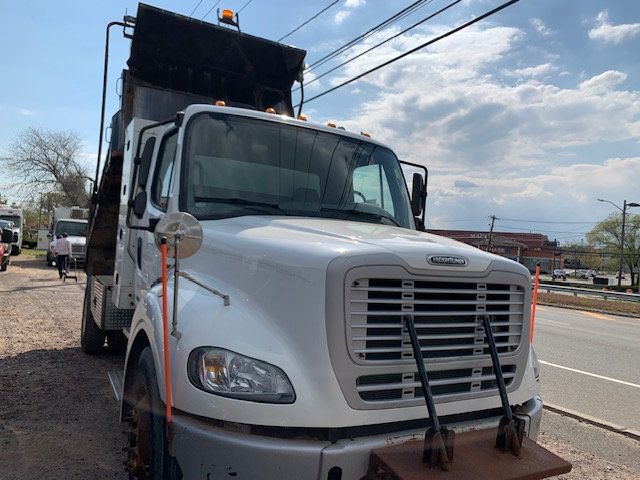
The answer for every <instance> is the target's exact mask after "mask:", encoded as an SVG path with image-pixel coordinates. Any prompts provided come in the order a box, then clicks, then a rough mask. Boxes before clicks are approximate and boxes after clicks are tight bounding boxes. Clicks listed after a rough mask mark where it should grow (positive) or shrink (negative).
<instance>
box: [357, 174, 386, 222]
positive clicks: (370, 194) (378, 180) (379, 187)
mask: <svg viewBox="0 0 640 480" xmlns="http://www.w3.org/2000/svg"><path fill="white" fill-rule="evenodd" d="M353 201H354V203H366V204H369V205H374V206H376V207H378V208H381V209H383V210H385V211H386V212H388V213H390V214H391V215H392V216H393V215H394V214H395V212H394V208H393V199H392V198H391V193H390V190H389V182H388V180H387V175H386V173H385V171H384V168H383V166H382V165H381V164H379V163H372V164H369V165H363V166H361V167H357V168H356V169H354V171H353Z"/></svg>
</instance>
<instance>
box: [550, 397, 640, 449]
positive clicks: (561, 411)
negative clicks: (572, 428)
mask: <svg viewBox="0 0 640 480" xmlns="http://www.w3.org/2000/svg"><path fill="white" fill-rule="evenodd" d="M543 408H544V409H545V410H549V411H550V412H553V413H557V414H558V415H562V416H565V417H571V418H573V419H575V420H579V421H581V422H585V423H588V424H590V425H593V426H595V427H600V428H604V429H605V430H609V431H610V432H613V433H618V434H620V435H624V436H625V437H628V438H632V439H633V440H637V441H640V432H638V431H636V430H632V429H629V428H625V427H621V426H620V425H616V424H615V423H610V422H607V421H605V420H601V419H599V418H596V417H592V416H590V415H586V414H584V413H580V412H576V411H575V410H571V409H569V408H564V407H560V406H558V405H553V404H551V403H545V404H544V407H543Z"/></svg>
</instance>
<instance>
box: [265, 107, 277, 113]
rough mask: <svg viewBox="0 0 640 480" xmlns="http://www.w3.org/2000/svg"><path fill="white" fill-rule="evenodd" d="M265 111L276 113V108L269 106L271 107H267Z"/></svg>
mask: <svg viewBox="0 0 640 480" xmlns="http://www.w3.org/2000/svg"><path fill="white" fill-rule="evenodd" d="M265 112H267V113H276V109H275V108H273V107H269V108H267V109H266V110H265Z"/></svg>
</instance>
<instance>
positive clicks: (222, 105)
mask: <svg viewBox="0 0 640 480" xmlns="http://www.w3.org/2000/svg"><path fill="white" fill-rule="evenodd" d="M215 106H216V107H226V106H227V104H226V103H225V101H224V100H216V103H215Z"/></svg>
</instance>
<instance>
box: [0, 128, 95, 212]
mask: <svg viewBox="0 0 640 480" xmlns="http://www.w3.org/2000/svg"><path fill="white" fill-rule="evenodd" d="M81 150H82V140H81V139H80V137H79V136H78V135H77V134H76V133H73V132H53V131H49V130H44V129H37V128H33V127H31V128H28V129H27V130H25V131H23V132H21V133H20V134H18V136H17V137H16V138H15V140H14V141H13V143H12V144H11V146H10V150H9V153H10V156H9V157H8V158H5V159H4V160H3V161H4V162H5V163H6V164H7V167H8V168H7V171H8V172H9V174H10V175H11V176H12V177H13V179H14V181H15V187H16V188H17V189H18V190H19V191H20V192H21V193H23V194H29V193H33V192H34V190H35V191H36V192H38V193H55V192H58V193H59V194H61V196H62V197H63V198H64V200H63V202H62V203H64V204H66V205H69V206H73V205H79V206H82V207H86V206H87V205H88V203H89V195H88V193H87V189H86V184H87V181H88V180H92V178H90V177H89V176H88V174H87V172H86V169H85V167H84V166H83V165H82V164H81V163H80V162H79V160H78V157H79V154H80V152H81Z"/></svg>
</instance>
